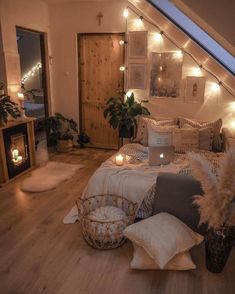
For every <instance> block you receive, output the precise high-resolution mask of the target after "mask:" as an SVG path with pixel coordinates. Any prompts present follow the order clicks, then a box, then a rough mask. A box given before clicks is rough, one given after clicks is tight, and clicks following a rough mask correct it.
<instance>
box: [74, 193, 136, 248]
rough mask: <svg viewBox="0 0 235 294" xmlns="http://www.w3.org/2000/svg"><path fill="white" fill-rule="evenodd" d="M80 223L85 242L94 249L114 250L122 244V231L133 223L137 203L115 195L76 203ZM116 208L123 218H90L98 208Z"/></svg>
mask: <svg viewBox="0 0 235 294" xmlns="http://www.w3.org/2000/svg"><path fill="white" fill-rule="evenodd" d="M77 206H78V211H79V214H80V223H81V226H82V232H83V236H84V239H85V240H86V242H87V243H88V244H89V245H91V246H92V247H94V248H96V249H114V248H117V247H119V246H121V245H122V244H124V242H125V240H126V238H125V236H124V235H123V230H124V229H125V228H126V227H127V226H129V225H130V224H132V223H133V222H134V219H135V216H136V212H137V207H138V206H137V203H133V202H131V201H129V200H128V199H126V198H124V197H121V196H117V195H97V196H92V197H89V198H86V199H79V200H78V201H77ZM108 206H109V207H117V208H120V209H122V211H123V212H124V213H125V216H124V217H122V218H120V219H118V220H102V221H101V220H95V219H94V218H92V217H91V216H90V214H91V213H92V212H94V211H95V210H96V209H97V208H100V207H108Z"/></svg>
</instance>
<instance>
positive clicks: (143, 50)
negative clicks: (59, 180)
mask: <svg viewBox="0 0 235 294" xmlns="http://www.w3.org/2000/svg"><path fill="white" fill-rule="evenodd" d="M128 36H129V38H128V57H129V58H147V53H148V32H145V31H140V32H129V35H128Z"/></svg>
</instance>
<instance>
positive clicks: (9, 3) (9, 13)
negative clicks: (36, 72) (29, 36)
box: [0, 0, 49, 98]
mask: <svg viewBox="0 0 235 294" xmlns="http://www.w3.org/2000/svg"><path fill="white" fill-rule="evenodd" d="M0 20H1V32H2V44H3V54H4V59H5V62H6V80H7V85H8V92H9V94H10V95H11V96H12V97H13V98H16V93H17V92H18V90H19V88H20V80H21V73H20V60H19V54H18V49H17V41H16V26H20V27H24V28H28V29H33V30H37V31H41V32H45V33H47V34H49V14H48V7H47V4H45V3H44V2H42V1H40V0H38V1H36V0H20V1H19V0H0Z"/></svg>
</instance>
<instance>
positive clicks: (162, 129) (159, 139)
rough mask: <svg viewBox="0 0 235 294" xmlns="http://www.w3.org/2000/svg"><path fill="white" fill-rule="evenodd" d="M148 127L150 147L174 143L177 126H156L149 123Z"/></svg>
mask: <svg viewBox="0 0 235 294" xmlns="http://www.w3.org/2000/svg"><path fill="white" fill-rule="evenodd" d="M147 129H148V146H149V147H158V146H159V147H160V146H161V147H162V146H171V145H172V133H173V130H174V129H175V126H156V125H153V124H148V125H147Z"/></svg>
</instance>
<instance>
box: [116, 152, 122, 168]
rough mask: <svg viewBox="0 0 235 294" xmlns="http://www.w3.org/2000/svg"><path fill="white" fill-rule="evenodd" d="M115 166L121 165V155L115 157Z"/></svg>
mask: <svg viewBox="0 0 235 294" xmlns="http://www.w3.org/2000/svg"><path fill="white" fill-rule="evenodd" d="M116 165H119V166H120V165H123V156H122V154H118V155H117V156H116Z"/></svg>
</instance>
